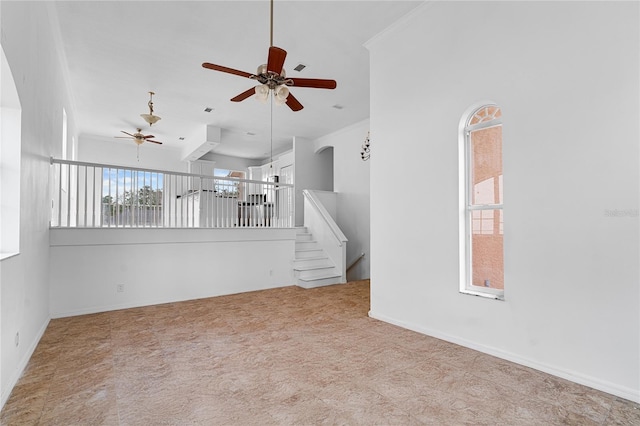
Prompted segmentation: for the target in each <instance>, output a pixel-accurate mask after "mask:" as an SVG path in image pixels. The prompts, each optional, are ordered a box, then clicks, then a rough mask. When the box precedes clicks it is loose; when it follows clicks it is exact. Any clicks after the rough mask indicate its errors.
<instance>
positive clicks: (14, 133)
mask: <svg viewBox="0 0 640 426" xmlns="http://www.w3.org/2000/svg"><path fill="white" fill-rule="evenodd" d="M0 92H1V93H2V96H1V97H0V260H2V259H6V258H8V257H11V256H14V255H16V254H18V253H19V252H20V156H21V146H22V130H21V129H22V107H21V105H20V98H19V97H18V90H17V88H16V84H15V81H14V79H13V74H12V73H11V68H10V67H9V62H8V61H7V58H6V56H5V54H4V50H3V49H1V47H0Z"/></svg>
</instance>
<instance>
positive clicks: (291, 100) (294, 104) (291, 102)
mask: <svg viewBox="0 0 640 426" xmlns="http://www.w3.org/2000/svg"><path fill="white" fill-rule="evenodd" d="M287 106H288V107H289V108H291V111H300V110H301V109H302V108H304V107H303V106H302V104H301V103H300V102H299V101H298V100H297V99H296V98H295V96H293V95H292V94H291V93H289V96H287Z"/></svg>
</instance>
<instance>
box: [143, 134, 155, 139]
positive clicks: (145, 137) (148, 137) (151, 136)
mask: <svg viewBox="0 0 640 426" xmlns="http://www.w3.org/2000/svg"><path fill="white" fill-rule="evenodd" d="M143 138H144V139H151V138H155V136H153V135H147V136H143Z"/></svg>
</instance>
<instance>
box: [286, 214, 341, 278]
mask: <svg viewBox="0 0 640 426" xmlns="http://www.w3.org/2000/svg"><path fill="white" fill-rule="evenodd" d="M293 272H294V277H295V279H296V283H297V285H298V286H300V287H303V288H313V287H321V286H325V285H331V284H338V283H340V277H341V274H340V271H338V270H337V268H336V267H335V265H334V264H333V262H332V261H331V259H329V257H328V256H327V254H326V253H325V251H324V250H323V249H322V247H320V246H319V244H318V242H317V241H315V240H314V239H313V235H312V234H311V233H309V232H308V230H307V228H306V227H298V228H296V254H295V258H294V260H293Z"/></svg>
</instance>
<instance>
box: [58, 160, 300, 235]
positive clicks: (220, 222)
mask: <svg viewBox="0 0 640 426" xmlns="http://www.w3.org/2000/svg"><path fill="white" fill-rule="evenodd" d="M51 182H52V185H51V187H52V202H51V227H62V228H235V227H268V228H290V227H292V226H293V205H294V202H293V193H294V191H293V185H291V184H286V183H279V182H266V181H256V180H247V179H239V178H234V177H219V176H207V175H197V174H190V173H180V172H168V171H162V170H151V169H142V168H135V167H122V166H114V165H108V164H96V163H84V162H78V161H69V160H59V159H54V158H52V159H51Z"/></svg>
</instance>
